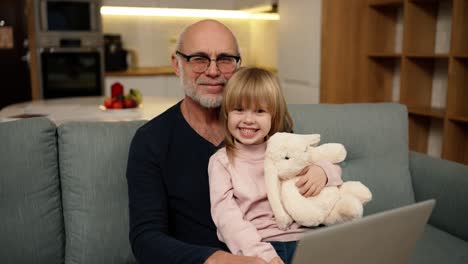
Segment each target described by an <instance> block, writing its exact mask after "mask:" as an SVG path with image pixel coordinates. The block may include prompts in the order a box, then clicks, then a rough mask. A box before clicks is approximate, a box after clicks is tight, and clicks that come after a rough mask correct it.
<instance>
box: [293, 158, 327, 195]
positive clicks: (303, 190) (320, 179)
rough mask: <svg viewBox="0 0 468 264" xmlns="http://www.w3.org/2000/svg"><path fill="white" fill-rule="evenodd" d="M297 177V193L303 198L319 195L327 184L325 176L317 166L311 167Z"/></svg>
mask: <svg viewBox="0 0 468 264" xmlns="http://www.w3.org/2000/svg"><path fill="white" fill-rule="evenodd" d="M298 176H301V177H299V180H298V181H297V182H296V186H297V188H299V193H300V194H302V196H304V197H310V196H315V195H317V194H319V193H320V192H321V191H322V189H323V187H325V185H326V184H327V175H326V174H325V171H324V170H323V169H322V168H321V167H320V166H318V165H311V166H309V167H307V168H306V169H305V170H303V171H302V172H301V173H300V174H299V175H298Z"/></svg>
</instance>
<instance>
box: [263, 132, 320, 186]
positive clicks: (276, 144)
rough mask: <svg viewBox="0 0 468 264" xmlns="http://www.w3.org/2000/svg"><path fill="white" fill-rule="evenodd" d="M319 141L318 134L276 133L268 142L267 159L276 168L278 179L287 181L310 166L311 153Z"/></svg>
mask: <svg viewBox="0 0 468 264" xmlns="http://www.w3.org/2000/svg"><path fill="white" fill-rule="evenodd" d="M319 141H320V135H318V134H313V135H297V134H290V133H276V134H274V135H273V136H272V137H271V138H270V139H269V140H268V147H267V152H266V158H268V159H269V160H271V161H272V164H274V166H275V167H276V170H277V173H278V178H280V179H281V180H287V179H290V178H293V177H295V176H296V175H297V174H299V173H300V172H301V171H302V170H303V169H304V168H305V167H306V166H308V165H310V155H311V151H312V149H313V148H314V147H315V146H316V145H317V144H318V143H319Z"/></svg>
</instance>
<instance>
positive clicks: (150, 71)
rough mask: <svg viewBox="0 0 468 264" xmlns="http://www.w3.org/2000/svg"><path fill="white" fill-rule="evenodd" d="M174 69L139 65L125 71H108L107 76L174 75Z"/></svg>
mask: <svg viewBox="0 0 468 264" xmlns="http://www.w3.org/2000/svg"><path fill="white" fill-rule="evenodd" d="M174 74H175V73H174V69H173V68H172V67H171V66H159V67H139V68H135V69H128V70H124V71H110V72H106V73H105V76H118V77H130V76H161V75H174Z"/></svg>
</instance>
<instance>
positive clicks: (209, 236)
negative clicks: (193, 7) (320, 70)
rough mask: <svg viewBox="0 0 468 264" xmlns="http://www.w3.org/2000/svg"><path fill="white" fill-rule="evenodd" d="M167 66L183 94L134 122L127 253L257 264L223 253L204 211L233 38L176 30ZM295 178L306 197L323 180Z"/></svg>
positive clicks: (222, 31) (236, 57) (211, 28)
mask: <svg viewBox="0 0 468 264" xmlns="http://www.w3.org/2000/svg"><path fill="white" fill-rule="evenodd" d="M172 64H173V67H174V69H175V71H176V74H177V75H178V76H179V77H180V78H181V82H182V85H183V87H184V90H185V95H186V96H185V98H184V99H183V100H182V101H181V102H179V103H178V104H176V105H174V106H173V107H171V108H170V109H168V110H167V111H166V112H164V113H163V114H161V115H160V116H158V117H156V118H154V119H153V120H151V121H149V122H148V123H146V124H145V125H144V126H142V127H141V128H140V129H139V130H138V131H137V133H136V134H135V137H134V139H133V141H132V144H131V147H130V153H129V159H128V167H127V179H128V192H129V209H130V242H131V245H132V250H133V252H134V255H135V256H136V258H137V259H138V261H139V262H140V263H184V264H187V263H206V264H210V263H265V262H264V261H263V260H261V259H260V258H256V257H247V256H234V255H232V254H229V253H227V252H226V251H227V248H226V246H225V245H224V244H223V243H221V242H220V241H219V240H218V238H217V235H216V227H215V225H214V223H213V221H212V219H211V213H210V199H209V188H208V174H207V166H208V160H209V158H210V156H211V155H212V154H214V152H216V150H218V149H219V148H220V147H221V145H222V142H223V133H222V129H221V125H220V123H219V120H218V111H219V106H220V104H221V100H222V93H223V88H224V85H225V83H226V82H227V80H228V79H229V78H230V77H231V76H232V74H233V73H234V72H235V70H236V69H237V68H238V67H239V65H240V54H239V47H238V44H237V40H236V38H235V36H234V35H233V33H232V32H231V31H230V30H229V29H228V28H227V27H226V26H225V25H223V24H221V23H220V22H218V21H215V20H202V21H199V22H197V23H194V24H192V25H190V26H189V27H187V28H186V29H185V30H184V31H183V32H182V34H181V35H180V37H179V42H178V44H177V50H176V52H175V53H174V54H173V56H172ZM309 174H312V173H307V175H309ZM303 178H304V179H305V180H304V181H303V182H302V183H301V184H304V186H302V189H303V191H302V192H303V193H304V192H306V191H310V190H312V191H311V192H309V195H310V194H311V193H313V192H314V189H317V186H319V187H320V186H321V187H323V185H325V183H326V182H324V179H323V178H320V177H316V178H312V177H303ZM307 179H314V180H307ZM325 181H326V179H325ZM318 189H320V188H318ZM225 250H226V251H225Z"/></svg>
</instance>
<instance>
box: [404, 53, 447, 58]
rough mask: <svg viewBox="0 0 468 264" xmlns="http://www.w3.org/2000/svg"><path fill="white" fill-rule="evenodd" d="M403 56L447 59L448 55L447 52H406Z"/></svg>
mask: <svg viewBox="0 0 468 264" xmlns="http://www.w3.org/2000/svg"><path fill="white" fill-rule="evenodd" d="M405 56H406V57H408V58H410V59H448V58H449V57H450V56H449V54H447V53H432V54H431V53H407V54H405Z"/></svg>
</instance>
